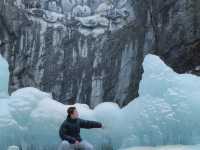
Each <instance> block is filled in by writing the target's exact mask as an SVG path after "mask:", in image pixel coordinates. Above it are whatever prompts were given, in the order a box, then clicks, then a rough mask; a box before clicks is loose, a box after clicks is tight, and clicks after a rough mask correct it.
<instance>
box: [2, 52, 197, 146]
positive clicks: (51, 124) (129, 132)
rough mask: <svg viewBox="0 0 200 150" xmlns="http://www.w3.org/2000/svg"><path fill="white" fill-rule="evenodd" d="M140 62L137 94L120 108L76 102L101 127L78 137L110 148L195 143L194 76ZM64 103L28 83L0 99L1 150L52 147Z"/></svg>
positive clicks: (154, 60) (148, 60)
mask: <svg viewBox="0 0 200 150" xmlns="http://www.w3.org/2000/svg"><path fill="white" fill-rule="evenodd" d="M0 59H1V61H0V70H1V72H0V73H1V75H0V82H1V84H0V85H3V86H5V87H1V91H3V93H7V84H5V82H7V83H8V74H9V73H8V65H7V63H6V62H5V60H3V59H2V57H0ZM143 66H144V74H143V79H142V81H141V83H140V91H139V94H140V96H139V97H138V98H137V99H135V100H134V101H132V102H131V103H130V104H129V105H128V106H126V107H124V108H123V109H120V108H119V107H118V105H117V104H114V103H102V104H99V105H98V106H96V107H95V108H94V109H93V110H92V109H90V108H89V107H88V106H87V105H84V104H76V107H77V108H78V110H79V112H80V115H81V118H85V119H92V120H98V121H101V122H103V124H105V127H106V128H105V129H104V130H102V129H94V130H82V132H81V134H82V135H83V138H85V139H87V140H88V141H90V142H91V143H93V144H95V146H96V149H100V146H102V144H104V145H105V144H110V145H112V146H113V148H114V149H115V150H116V149H125V148H129V147H135V146H159V145H177V144H183V145H193V144H199V143H200V142H199V141H200V118H199V116H198V114H199V106H200V101H199V97H200V93H199V89H200V79H199V77H197V76H193V75H190V74H183V75H178V74H177V73H175V72H173V70H172V69H170V68H169V67H168V66H166V65H165V64H164V63H163V62H162V61H161V60H160V59H159V58H158V57H157V56H153V55H148V56H147V57H146V58H145V60H144V63H143ZM1 93H2V92H1ZM67 107H69V106H66V105H63V104H61V103H59V102H57V101H54V100H53V99H52V97H51V94H49V93H45V92H42V91H40V90H38V89H35V88H31V87H27V88H24V89H20V90H17V91H15V92H13V93H12V94H11V96H9V97H1V99H0V129H1V130H0V139H1V140H0V149H1V150H7V149H8V146H10V145H16V146H19V147H20V149H22V150H28V149H29V150H44V149H48V150H54V149H55V148H56V147H57V145H58V143H59V142H60V139H59V137H58V128H59V125H60V124H61V122H62V121H63V120H64V119H65V117H66V109H67ZM141 149H144V150H145V148H142V147H141ZM147 149H148V148H147ZM152 149H153V148H152ZM155 149H156V148H155ZM169 149H171V150H177V149H178V150H179V148H177V149H176V147H175V148H174V147H171V148H169ZM182 149H184V148H182ZM182 149H181V147H180V150H182ZM185 149H186V150H190V148H189V147H188V149H187V147H186V148H185ZM185 149H184V150H185ZM133 150H134V148H133ZM156 150H157V149H156ZM158 150H159V148H158Z"/></svg>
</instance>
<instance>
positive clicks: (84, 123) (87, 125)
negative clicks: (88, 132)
mask: <svg viewBox="0 0 200 150" xmlns="http://www.w3.org/2000/svg"><path fill="white" fill-rule="evenodd" d="M79 121H80V127H81V128H86V129H91V128H102V124H101V123H100V122H97V121H89V120H83V119H79Z"/></svg>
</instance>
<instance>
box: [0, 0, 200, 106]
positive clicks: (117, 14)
mask: <svg viewBox="0 0 200 150" xmlns="http://www.w3.org/2000/svg"><path fill="white" fill-rule="evenodd" d="M0 8H1V9H0V41H1V42H0V45H1V47H0V50H1V53H2V54H3V56H4V57H5V58H7V60H8V62H9V64H10V79H11V80H10V90H11V91H13V90H15V89H18V88H20V87H26V86H34V87H37V88H40V89H41V90H44V91H47V92H51V93H52V94H53V96H54V98H56V99H57V100H59V101H60V102H62V103H74V102H75V101H76V102H80V103H86V104H89V105H90V106H91V107H94V106H95V105H97V104H99V103H100V102H102V101H113V102H117V103H118V104H119V105H120V106H124V105H126V104H127V103H129V102H130V101H131V100H133V99H134V98H135V97H137V96H138V88H139V82H140V80H141V75H142V72H143V69H142V61H143V58H144V55H146V54H147V53H154V54H157V55H159V56H161V58H162V59H163V60H164V61H165V62H166V63H167V64H168V65H170V66H171V67H173V69H174V70H175V71H177V72H179V73H185V72H191V73H195V74H198V73H199V72H200V71H199V70H200V67H199V66H200V59H199V58H200V50H199V45H200V40H199V39H200V28H199V27H200V11H199V8H200V2H199V1H198V0H191V1H187V0H168V1H165V0H151V1H149V0H135V1H133V0H115V1H114V0H113V1H112V0H96V1H93V0H75V1H71V0H40V1H37V0H29V1H24V0H4V1H0Z"/></svg>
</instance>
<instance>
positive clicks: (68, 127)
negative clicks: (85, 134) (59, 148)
mask: <svg viewBox="0 0 200 150" xmlns="http://www.w3.org/2000/svg"><path fill="white" fill-rule="evenodd" d="M101 127H102V124H101V123H99V122H96V121H88V120H83V119H79V118H78V119H71V118H69V117H67V119H66V120H65V121H64V122H63V123H62V125H61V127H60V130H59V135H60V138H61V139H62V140H67V141H68V142H69V143H71V144H73V143H75V141H79V142H80V141H81V140H82V139H81V136H80V128H86V129H91V128H101Z"/></svg>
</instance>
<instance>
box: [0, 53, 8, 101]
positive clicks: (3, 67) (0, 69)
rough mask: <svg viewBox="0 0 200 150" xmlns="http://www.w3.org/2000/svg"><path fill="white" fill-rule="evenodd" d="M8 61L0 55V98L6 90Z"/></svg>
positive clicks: (4, 94) (5, 94)
mask: <svg viewBox="0 0 200 150" xmlns="http://www.w3.org/2000/svg"><path fill="white" fill-rule="evenodd" d="M8 78H9V71H8V63H7V62H6V61H5V60H4V59H3V58H2V56H1V55H0V98H1V97H4V96H7V92H8Z"/></svg>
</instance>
